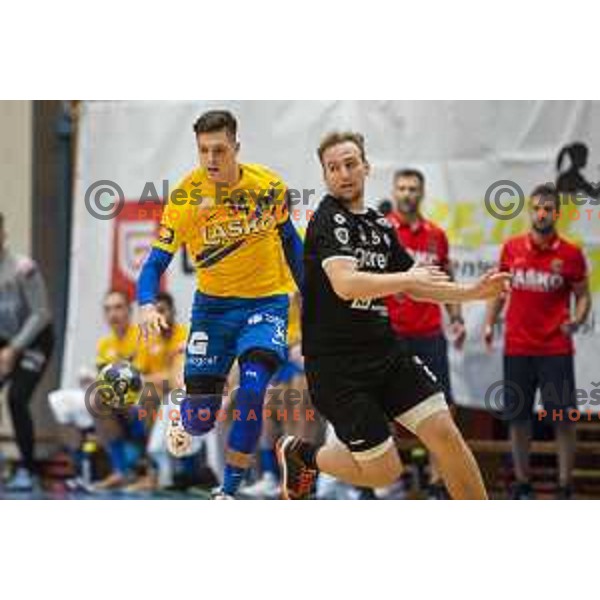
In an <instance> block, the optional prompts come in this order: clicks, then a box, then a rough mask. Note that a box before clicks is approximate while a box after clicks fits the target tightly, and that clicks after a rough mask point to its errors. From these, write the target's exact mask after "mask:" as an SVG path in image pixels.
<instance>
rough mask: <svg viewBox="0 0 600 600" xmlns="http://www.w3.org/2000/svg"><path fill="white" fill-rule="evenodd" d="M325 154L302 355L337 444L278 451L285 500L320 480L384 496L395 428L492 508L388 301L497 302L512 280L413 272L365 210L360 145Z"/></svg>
mask: <svg viewBox="0 0 600 600" xmlns="http://www.w3.org/2000/svg"><path fill="white" fill-rule="evenodd" d="M318 155H319V159H320V162H321V166H322V168H323V176H324V179H325V183H326V185H327V188H328V192H329V193H328V194H327V195H326V196H325V198H324V199H323V200H322V202H321V203H320V205H319V207H318V209H317V211H316V213H315V215H314V217H313V219H312V220H311V221H310V223H309V225H308V230H307V233H306V242H305V246H304V262H305V281H304V286H303V290H302V294H303V314H302V345H303V353H304V358H305V363H304V364H305V369H306V376H307V380H308V385H309V390H310V394H311V398H312V401H313V403H314V405H315V407H316V408H317V410H318V411H319V412H320V413H321V414H322V415H323V417H325V418H326V419H327V420H328V421H329V422H330V423H331V424H332V426H333V428H334V429H335V433H336V435H337V438H338V439H339V442H336V441H334V442H327V443H326V444H324V445H321V446H316V445H312V444H308V443H306V442H304V441H302V440H301V439H300V438H297V437H293V436H287V437H284V438H283V439H281V440H280V442H279V444H278V448H277V454H278V459H279V462H280V465H281V473H282V495H283V497H284V498H286V499H308V498H310V497H312V496H313V494H314V482H315V479H316V476H317V474H318V472H319V471H322V472H324V473H327V474H329V475H333V476H334V477H337V478H338V479H341V480H342V481H345V482H346V483H349V484H351V485H355V486H361V487H371V488H373V487H384V486H387V485H390V484H391V483H393V482H394V481H396V479H397V478H398V476H399V474H400V472H401V470H402V464H401V461H400V456H399V454H398V451H397V449H396V446H395V444H394V441H393V438H392V435H391V433H390V429H389V425H390V423H391V422H393V421H398V422H399V423H401V424H402V425H403V426H404V427H406V428H407V429H408V430H409V431H411V432H413V433H414V434H415V435H416V436H417V437H418V438H419V439H420V440H421V441H422V442H423V444H424V445H425V446H426V447H427V449H428V450H429V451H430V453H431V454H432V455H433V456H434V457H435V458H436V460H437V461H438V463H437V464H438V465H439V468H440V472H441V474H442V477H443V479H444V481H445V483H446V486H447V487H448V490H449V492H450V494H451V496H452V497H453V498H455V499H484V498H486V491H485V487H484V485H483V481H482V479H481V474H480V472H479V469H478V467H477V463H476V462H475V459H474V458H473V455H472V454H471V451H470V450H469V448H468V446H467V444H466V443H465V441H464V439H463V438H462V436H461V434H460V432H459V431H458V429H457V427H456V426H455V424H454V421H453V420H452V417H451V415H450V412H449V410H448V406H447V404H446V400H445V398H444V393H443V390H442V388H441V386H440V385H439V383H438V382H437V379H436V378H435V376H434V375H433V374H432V373H431V371H430V369H429V368H428V367H427V365H425V364H423V362H422V361H421V360H420V359H419V358H418V357H416V356H414V355H412V354H410V353H409V352H407V351H406V349H405V346H404V345H403V344H402V343H401V342H400V341H398V340H397V339H396V337H395V335H394V333H393V331H392V328H391V326H390V323H389V318H388V315H387V307H386V305H385V298H386V297H387V296H389V295H391V294H399V293H408V294H410V295H411V296H413V297H418V298H421V299H423V300H428V301H438V302H466V301H470V300H483V299H491V298H493V297H495V296H497V295H498V294H499V293H500V292H501V291H502V290H503V289H504V287H505V285H506V283H507V281H508V279H509V278H508V277H507V276H506V274H502V273H494V272H491V273H487V274H486V275H484V276H483V277H482V278H481V279H480V280H479V281H477V282H476V283H474V284H472V285H458V284H456V283H453V282H449V281H448V276H447V274H446V273H444V272H442V271H441V270H440V269H439V268H437V267H419V266H415V264H414V261H413V260H412V258H411V257H410V256H409V255H408V254H407V252H406V251H405V250H404V249H403V248H402V247H401V246H400V244H399V243H398V240H397V239H396V236H395V235H394V233H393V231H392V228H391V225H390V224H389V223H388V222H387V221H386V219H385V218H384V217H383V216H381V214H380V213H378V212H376V211H374V210H372V209H368V208H367V207H366V206H365V197H364V196H365V183H366V178H367V176H368V174H369V169H370V167H369V163H368V161H367V157H366V151H365V146H364V139H363V137H362V135H360V134H357V133H353V132H346V133H339V132H334V133H331V134H329V135H327V136H326V137H325V138H324V139H323V141H322V142H321V144H320V146H319V149H318Z"/></svg>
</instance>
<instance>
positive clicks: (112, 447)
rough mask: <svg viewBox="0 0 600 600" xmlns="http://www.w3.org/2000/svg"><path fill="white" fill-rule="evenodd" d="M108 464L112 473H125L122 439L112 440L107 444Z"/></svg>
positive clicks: (125, 464)
mask: <svg viewBox="0 0 600 600" xmlns="http://www.w3.org/2000/svg"><path fill="white" fill-rule="evenodd" d="M108 456H109V458H110V466H111V467H112V470H113V472H114V473H120V474H121V475H123V474H125V471H126V470H127V453H126V451H125V442H124V440H113V441H112V442H110V443H109V445H108Z"/></svg>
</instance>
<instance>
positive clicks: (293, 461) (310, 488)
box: [276, 435, 319, 500]
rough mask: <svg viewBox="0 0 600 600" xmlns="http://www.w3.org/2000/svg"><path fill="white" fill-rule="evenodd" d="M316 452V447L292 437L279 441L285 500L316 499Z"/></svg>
mask: <svg viewBox="0 0 600 600" xmlns="http://www.w3.org/2000/svg"><path fill="white" fill-rule="evenodd" d="M315 451H316V448H315V446H313V445H312V444H308V443H307V442H303V441H302V440H301V439H300V438H297V437H294V436H292V435H287V436H283V437H281V438H279V440H277V446H276V453H277V461H278V462H279V469H280V471H281V497H282V499H283V500H312V499H314V497H315V492H316V487H317V475H318V473H319V471H318V470H317V468H316V466H315V465H314V457H315ZM311 463H313V464H311Z"/></svg>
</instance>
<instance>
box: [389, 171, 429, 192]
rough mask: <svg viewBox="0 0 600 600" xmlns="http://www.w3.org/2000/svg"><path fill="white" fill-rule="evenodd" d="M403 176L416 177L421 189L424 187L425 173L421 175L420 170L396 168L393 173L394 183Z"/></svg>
mask: <svg viewBox="0 0 600 600" xmlns="http://www.w3.org/2000/svg"><path fill="white" fill-rule="evenodd" d="M404 177H416V178H417V179H418V180H419V183H420V184H421V189H425V175H423V173H422V171H419V170H418V169H398V170H397V171H396V172H395V173H394V183H396V182H397V181H398V179H400V178H404Z"/></svg>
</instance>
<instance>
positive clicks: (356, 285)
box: [323, 257, 449, 300]
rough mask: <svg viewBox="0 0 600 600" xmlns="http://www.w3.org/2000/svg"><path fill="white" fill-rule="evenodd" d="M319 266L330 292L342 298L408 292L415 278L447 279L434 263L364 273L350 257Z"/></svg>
mask: <svg viewBox="0 0 600 600" xmlns="http://www.w3.org/2000/svg"><path fill="white" fill-rule="evenodd" d="M323 268H324V270H325V273H326V274H327V277H328V278H329V281H330V282H331V286H332V287H333V290H334V292H335V293H336V294H337V295H338V296H339V297H340V298H342V300H355V299H357V298H385V297H386V296H392V295H394V294H402V293H410V292H411V290H413V289H415V286H416V284H417V283H418V282H421V284H423V285H426V284H429V285H430V286H434V285H436V284H439V283H444V282H447V281H448V279H449V278H448V274H447V273H445V272H444V271H442V270H441V269H439V268H437V267H414V268H412V269H410V270H409V271H406V272H403V273H365V272H363V271H358V269H357V268H356V260H355V259H354V258H351V257H344V258H331V259H328V260H326V261H325V262H324V264H323Z"/></svg>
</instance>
